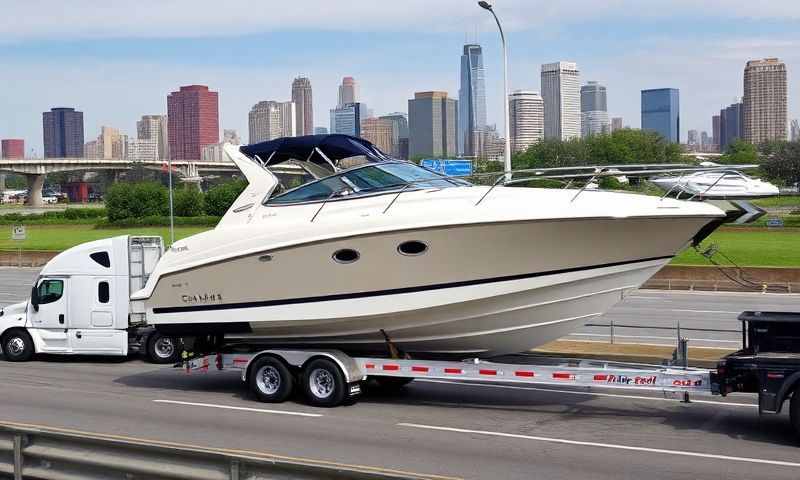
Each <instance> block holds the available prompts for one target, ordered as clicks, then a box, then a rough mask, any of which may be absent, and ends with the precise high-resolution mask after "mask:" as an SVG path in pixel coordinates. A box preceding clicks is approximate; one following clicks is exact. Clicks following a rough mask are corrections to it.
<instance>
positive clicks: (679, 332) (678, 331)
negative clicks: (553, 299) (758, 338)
mask: <svg viewBox="0 0 800 480" xmlns="http://www.w3.org/2000/svg"><path fill="white" fill-rule="evenodd" d="M584 326H586V327H601V328H608V330H609V343H612V344H613V343H615V334H616V329H618V328H630V329H642V330H667V331H672V332H675V344H676V345H677V344H678V342H680V340H681V339H682V338H684V336H683V333H684V332H711V333H737V334H741V332H742V331H741V330H738V329H732V328H692V327H681V323H680V322H678V323H677V324H676V325H675V326H674V327H666V326H663V325H629V324H624V323H616V322H614V321H613V320H611V321H609V322H608V323H587V324H585V325H584Z"/></svg>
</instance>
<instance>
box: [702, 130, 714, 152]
mask: <svg viewBox="0 0 800 480" xmlns="http://www.w3.org/2000/svg"><path fill="white" fill-rule="evenodd" d="M700 150H701V151H703V152H708V151H711V150H713V148H712V144H711V139H710V138H709V137H708V132H706V131H705V130H703V131H702V132H700Z"/></svg>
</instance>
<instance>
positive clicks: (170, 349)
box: [146, 332, 181, 364]
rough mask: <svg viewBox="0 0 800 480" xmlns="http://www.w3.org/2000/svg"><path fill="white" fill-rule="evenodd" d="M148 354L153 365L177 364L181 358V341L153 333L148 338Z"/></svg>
mask: <svg viewBox="0 0 800 480" xmlns="http://www.w3.org/2000/svg"><path fill="white" fill-rule="evenodd" d="M146 352H147V359H148V360H150V361H151V362H153V363H161V364H164V363H175V362H177V361H178V360H180V358H181V348H180V340H178V339H177V338H175V337H167V336H164V335H161V334H160V333H158V332H153V333H151V334H150V336H149V337H147V350H146Z"/></svg>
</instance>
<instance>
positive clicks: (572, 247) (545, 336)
mask: <svg viewBox="0 0 800 480" xmlns="http://www.w3.org/2000/svg"><path fill="white" fill-rule="evenodd" d="M710 220H711V219H710V218H704V217H699V216H696V217H667V218H617V219H610V218H602V219H600V218H595V219H571V220H549V221H516V222H505V223H490V224H477V225H460V226H453V227H447V226H445V227H436V228H424V229H409V230H401V231H391V232H381V233H373V234H368V235H358V236H352V237H348V238H336V239H332V240H326V241H317V242H311V243H307V244H301V245H294V246H290V247H286V248H277V249H273V250H265V251H262V252H258V253H256V254H249V255H246V256H242V257H240V258H236V259H230V260H227V261H225V262H219V263H214V264H207V265H203V266H200V267H197V268H192V269H187V270H185V271H181V272H175V273H170V274H168V275H164V276H163V277H162V278H160V279H159V283H158V285H157V286H156V288H155V290H154V293H153V295H152V296H151V298H150V299H149V300H148V302H147V308H148V315H147V317H148V322H149V323H153V324H155V325H156V327H157V328H158V329H159V330H161V331H164V332H166V333H170V334H177V335H192V334H199V333H202V332H205V331H211V330H206V329H212V330H213V331H216V332H222V333H226V334H230V335H229V336H234V337H242V336H244V337H248V338H249V339H251V340H255V339H258V341H259V342H262V343H264V344H275V345H282V346H287V345H296V346H326V347H330V348H333V347H335V348H339V349H342V350H345V351H348V352H352V353H362V352H363V353H368V352H369V353H385V352H386V341H385V339H386V337H388V338H390V339H391V340H392V342H393V343H395V344H396V345H397V346H398V347H399V348H400V349H401V350H403V351H405V352H408V353H410V354H412V355H415V356H425V355H437V356H442V355H445V356H492V355H498V354H503V353H513V352H520V351H524V350H527V349H530V348H533V347H536V346H539V345H542V344H544V343H547V342H549V341H551V340H554V339H556V338H559V337H562V336H564V335H567V334H569V333H570V332H572V331H575V330H576V329H578V328H579V327H580V326H581V325H583V324H584V323H586V322H587V321H590V320H591V319H592V318H594V317H597V316H599V315H601V314H603V313H604V312H606V311H607V310H608V309H609V308H611V307H612V306H613V305H614V304H615V303H617V302H618V301H619V300H620V299H621V298H622V292H624V291H625V290H627V289H632V288H636V287H638V286H639V285H641V284H642V283H643V282H644V281H645V280H647V279H648V278H649V277H650V276H652V275H653V274H654V273H655V272H656V271H658V269H659V268H661V266H663V265H664V264H665V263H666V262H668V261H669V259H670V258H671V257H672V256H673V255H674V254H675V253H676V252H677V251H679V250H680V249H681V248H682V247H683V246H685V245H686V244H687V242H689V241H690V240H691V238H692V237H693V235H694V234H695V233H696V232H697V231H698V230H700V229H701V228H702V227H703V226H704V225H705V224H706V223H708V222H709V221H710ZM410 240H414V241H421V242H424V243H425V244H426V245H427V247H428V248H427V250H426V252H425V253H424V254H422V255H417V256H408V255H402V254H400V253H399V252H398V250H397V249H398V246H399V245H400V244H402V243H403V242H406V241H410ZM344 248H347V249H354V250H356V251H358V252H359V258H358V260H357V261H355V262H353V263H350V264H341V263H338V262H336V261H334V260H333V259H332V255H333V253H334V252H336V251H338V250H340V249H344ZM245 279H246V281H245ZM384 335H385V336H384Z"/></svg>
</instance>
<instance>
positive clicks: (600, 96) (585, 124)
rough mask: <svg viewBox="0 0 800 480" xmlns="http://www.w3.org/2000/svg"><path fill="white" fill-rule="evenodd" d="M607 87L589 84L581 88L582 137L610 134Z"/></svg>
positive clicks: (593, 83)
mask: <svg viewBox="0 0 800 480" xmlns="http://www.w3.org/2000/svg"><path fill="white" fill-rule="evenodd" d="M610 131H611V125H610V124H609V122H608V101H607V99H606V87H605V86H603V85H600V84H599V83H597V82H588V83H587V84H586V85H584V86H582V87H581V137H584V138H585V137H588V136H591V135H601V134H605V133H610Z"/></svg>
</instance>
